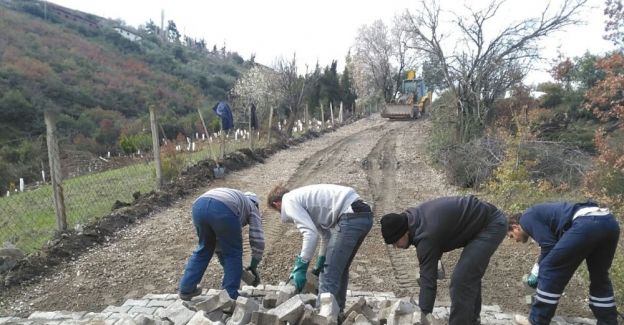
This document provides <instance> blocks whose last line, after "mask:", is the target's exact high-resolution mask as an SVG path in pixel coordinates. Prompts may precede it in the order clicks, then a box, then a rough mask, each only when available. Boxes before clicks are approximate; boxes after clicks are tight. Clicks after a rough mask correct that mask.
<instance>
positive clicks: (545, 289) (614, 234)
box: [529, 215, 620, 325]
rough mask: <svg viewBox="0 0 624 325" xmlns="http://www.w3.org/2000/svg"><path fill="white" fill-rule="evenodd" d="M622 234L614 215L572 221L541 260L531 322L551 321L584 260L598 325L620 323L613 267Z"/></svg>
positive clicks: (530, 316)
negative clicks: (615, 296)
mask: <svg viewBox="0 0 624 325" xmlns="http://www.w3.org/2000/svg"><path fill="white" fill-rule="evenodd" d="M619 236H620V227H619V225H618V222H617V221H616V220H615V217H613V216H612V215H606V216H584V217H578V218H576V219H575V220H574V221H572V226H571V227H570V229H568V231H566V232H565V233H564V234H563V236H561V238H560V239H559V241H557V243H556V244H555V246H554V247H553V248H552V249H551V250H550V252H549V253H548V255H546V257H544V259H542V260H541V261H540V268H539V275H538V279H539V280H538V283H537V293H536V296H535V298H536V299H535V303H534V304H533V306H532V307H531V313H530V315H529V320H530V321H531V324H550V320H551V319H552V318H553V316H554V315H555V310H556V309H557V304H558V303H559V298H561V294H562V293H563V289H565V286H566V285H567V284H568V282H569V281H570V278H572V275H573V274H574V271H576V269H577V268H578V266H579V265H580V264H581V263H582V262H583V260H585V262H586V263H587V270H588V271H589V280H590V285H589V307H590V309H591V310H592V312H593V313H594V316H596V320H597V321H598V325H601V324H617V311H616V307H615V298H614V296H613V286H612V285H611V280H610V279H609V269H610V268H611V262H613V256H614V255H615V250H616V248H617V243H618V238H619Z"/></svg>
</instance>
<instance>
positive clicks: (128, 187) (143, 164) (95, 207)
mask: <svg viewBox="0 0 624 325" xmlns="http://www.w3.org/2000/svg"><path fill="white" fill-rule="evenodd" d="M328 122H329V121H328ZM281 125H282V124H281V123H280V124H277V125H276V126H277V129H278V130H279V129H280V128H281ZM323 126H326V127H332V126H331V123H328V124H324V123H321V122H320V121H317V120H310V121H309V122H307V123H306V122H301V121H298V122H297V123H296V124H295V127H294V132H293V136H294V137H297V136H298V135H299V134H302V133H304V132H306V131H307V130H308V129H313V130H320V129H321V128H322V127H323ZM276 136H277V134H275V135H274V136H273V137H274V138H273V139H274V140H273V142H274V141H275V137H276ZM250 137H251V134H250V133H249V132H248V131H243V130H235V131H233V132H230V133H229V134H228V135H227V136H226V137H224V146H225V153H229V152H233V151H235V150H238V149H241V148H249V147H250V146H252V145H253V147H254V148H259V147H264V146H266V145H267V143H268V138H267V132H264V133H261V132H259V131H257V132H256V134H255V135H254V136H253V138H254V139H253V141H250ZM221 139H222V138H220V137H218V136H217V137H214V135H212V136H206V135H201V136H200V135H196V136H195V139H191V138H187V139H186V142H182V143H180V142H168V143H166V144H164V145H162V146H161V155H160V157H161V161H162V172H163V173H162V174H163V178H164V181H165V182H167V181H172V180H174V179H175V178H176V177H177V175H178V174H179V172H180V171H181V170H183V169H184V168H186V167H189V166H192V165H194V164H196V163H197V162H199V161H201V160H205V159H213V160H216V161H218V160H219V155H220V153H221V151H220V150H221V148H222V146H223V144H222V142H221V141H222V140H221ZM40 145H42V146H43V148H41V152H43V153H45V152H46V144H45V141H40ZM59 147H60V156H61V161H62V162H61V165H62V179H63V180H62V191H63V193H62V194H63V198H64V206H65V212H66V214H65V215H66V220H67V228H68V229H76V228H80V226H81V225H85V224H88V223H91V222H93V221H94V220H96V219H97V218H100V217H102V216H105V215H108V214H109V213H110V212H111V210H112V208H113V206H114V204H115V202H117V201H121V202H132V201H133V200H134V197H133V194H134V193H136V192H141V193H146V192H149V191H152V190H155V189H156V169H155V163H154V157H153V154H152V153H151V152H137V153H134V154H132V155H125V156H110V154H108V155H106V156H103V157H93V156H92V155H88V154H85V153H84V152H82V151H72V150H75V149H72V148H74V146H71V145H69V139H60V140H59ZM42 155H43V157H41V179H40V180H39V181H32V180H31V184H24V183H23V182H20V186H19V187H18V186H15V188H10V189H9V191H8V192H7V193H2V196H1V197H0V245H1V244H4V245H5V246H6V245H7V244H10V245H12V246H15V247H17V248H19V249H21V250H22V251H24V252H26V253H32V252H34V251H37V250H39V249H41V247H42V246H43V245H44V244H45V243H46V242H47V241H49V240H50V239H51V238H53V236H54V235H55V233H56V232H57V229H58V225H57V217H56V212H55V201H54V199H53V198H54V193H53V187H52V185H51V180H50V170H49V164H48V162H47V157H46V156H45V154H42ZM172 161H173V162H174V164H172V163H171V162H172ZM31 178H32V177H31Z"/></svg>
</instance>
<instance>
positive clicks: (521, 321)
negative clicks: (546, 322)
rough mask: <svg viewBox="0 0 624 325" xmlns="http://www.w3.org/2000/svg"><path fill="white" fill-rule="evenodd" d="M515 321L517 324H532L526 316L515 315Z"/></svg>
mask: <svg viewBox="0 0 624 325" xmlns="http://www.w3.org/2000/svg"><path fill="white" fill-rule="evenodd" d="M514 323H516V324H517V325H531V322H529V319H528V318H527V317H526V316H522V315H514Z"/></svg>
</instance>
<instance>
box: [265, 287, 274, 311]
mask: <svg viewBox="0 0 624 325" xmlns="http://www.w3.org/2000/svg"><path fill="white" fill-rule="evenodd" d="M262 306H263V307H264V308H267V309H271V308H275V307H277V292H275V291H270V292H268V293H267V295H266V296H264V299H263V300H262Z"/></svg>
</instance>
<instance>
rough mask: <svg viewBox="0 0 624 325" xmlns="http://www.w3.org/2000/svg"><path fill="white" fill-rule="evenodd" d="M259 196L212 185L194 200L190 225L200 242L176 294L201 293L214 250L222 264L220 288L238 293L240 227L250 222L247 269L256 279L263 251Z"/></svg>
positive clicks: (233, 294)
mask: <svg viewBox="0 0 624 325" xmlns="http://www.w3.org/2000/svg"><path fill="white" fill-rule="evenodd" d="M258 204H259V201H258V197H257V196H256V194H254V193H251V192H246V193H243V192H241V191H239V190H235V189H231V188H214V189H211V190H210V191H208V192H206V193H204V194H202V195H201V196H200V197H199V198H197V199H196V200H195V202H193V225H194V226H195V230H196V231H197V237H198V239H199V242H198V244H197V248H196V249H195V251H193V254H192V255H191V257H190V258H189V260H188V263H187V264H186V268H185V270H184V275H183V276H182V279H181V280H180V289H179V294H178V295H179V296H180V299H182V300H190V299H191V298H193V297H194V296H197V295H199V294H201V288H200V287H199V286H198V284H199V283H200V282H201V279H202V277H203V276H204V272H205V271H206V268H207V267H208V263H209V262H210V259H211V258H212V256H213V254H214V253H215V251H216V254H217V257H218V259H219V262H220V263H221V265H222V266H223V288H224V289H225V290H226V291H227V292H228V294H229V296H230V297H231V298H232V299H236V298H237V297H238V287H239V286H240V281H241V276H242V271H243V230H242V229H243V227H244V226H246V225H249V245H250V246H251V263H250V265H249V267H247V269H248V270H249V271H251V273H253V274H254V275H255V276H256V280H257V281H259V276H258V271H257V267H258V264H259V263H260V260H261V259H262V253H263V251H264V231H263V229H262V216H261V215H260V210H259V209H258Z"/></svg>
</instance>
